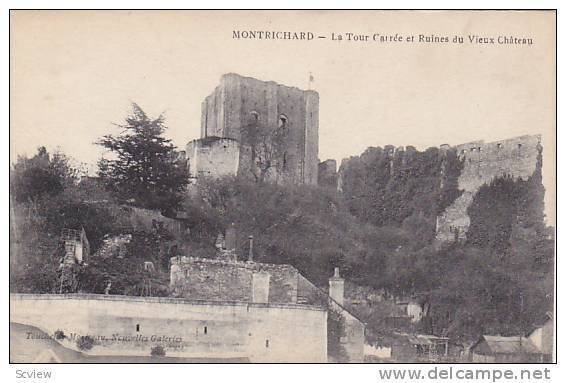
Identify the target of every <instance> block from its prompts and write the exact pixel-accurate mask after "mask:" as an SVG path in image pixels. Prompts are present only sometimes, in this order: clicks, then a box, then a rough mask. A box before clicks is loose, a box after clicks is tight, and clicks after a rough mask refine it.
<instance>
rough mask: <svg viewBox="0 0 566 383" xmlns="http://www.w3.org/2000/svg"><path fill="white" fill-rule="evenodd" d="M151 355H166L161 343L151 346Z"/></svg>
mask: <svg viewBox="0 0 566 383" xmlns="http://www.w3.org/2000/svg"><path fill="white" fill-rule="evenodd" d="M151 356H165V349H164V348H163V346H161V345H156V346H153V347H152V348H151Z"/></svg>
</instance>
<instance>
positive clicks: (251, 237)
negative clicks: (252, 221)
mask: <svg viewBox="0 0 566 383" xmlns="http://www.w3.org/2000/svg"><path fill="white" fill-rule="evenodd" d="M249 240H250V250H249V253H248V262H253V261H254V236H253V235H250V236H249Z"/></svg>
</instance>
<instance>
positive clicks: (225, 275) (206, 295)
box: [171, 257, 299, 303]
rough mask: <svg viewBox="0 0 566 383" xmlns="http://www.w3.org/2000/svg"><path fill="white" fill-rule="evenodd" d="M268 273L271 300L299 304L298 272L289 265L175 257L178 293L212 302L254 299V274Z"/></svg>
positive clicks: (173, 270) (173, 268) (174, 287)
mask: <svg viewBox="0 0 566 383" xmlns="http://www.w3.org/2000/svg"><path fill="white" fill-rule="evenodd" d="M262 272H263V273H268V274H269V275H270V278H269V292H268V300H269V302H270V303H296V302H297V281H298V275H299V274H298V271H297V270H296V269H295V268H294V267H292V266H289V265H275V264H263V263H255V262H229V261H222V260H217V259H204V258H192V257H182V258H181V259H177V258H173V259H172V260H171V289H172V292H173V294H174V295H175V296H177V297H183V298H189V299H206V300H211V301H239V302H251V301H252V299H253V278H254V274H258V273H262Z"/></svg>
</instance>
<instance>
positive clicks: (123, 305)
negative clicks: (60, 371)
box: [10, 294, 327, 362]
mask: <svg viewBox="0 0 566 383" xmlns="http://www.w3.org/2000/svg"><path fill="white" fill-rule="evenodd" d="M61 313H65V315H61ZM10 321H11V322H14V323H22V324H26V325H31V326H35V327H37V328H39V329H40V330H42V331H44V332H46V333H48V334H53V333H54V332H55V331H56V330H62V331H63V332H64V333H65V335H66V336H68V337H71V336H72V334H75V336H84V335H90V336H92V337H93V338H94V339H95V345H94V347H93V348H92V349H91V350H89V351H86V353H88V354H92V355H143V356H149V355H150V352H151V348H152V347H154V346H156V345H161V346H163V347H164V349H165V351H166V355H167V356H178V357H200V358H229V357H241V358H242V357H243V358H249V359H250V361H252V362H326V360H327V359H326V343H327V340H326V339H327V338H326V337H327V335H326V334H327V328H326V321H327V318H326V311H325V310H323V309H320V308H316V307H312V306H299V305H276V304H254V303H239V302H209V301H192V300H183V299H174V298H155V297H154V298H150V297H130V296H116V295H96V294H69V295H61V294H10ZM114 335H115V336H114ZM61 343H62V344H63V345H64V346H66V347H69V348H75V347H76V338H75V339H72V340H63V341H61Z"/></svg>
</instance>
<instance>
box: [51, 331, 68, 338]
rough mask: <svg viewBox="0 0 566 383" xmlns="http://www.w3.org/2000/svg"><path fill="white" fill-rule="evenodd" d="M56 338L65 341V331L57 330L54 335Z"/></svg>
mask: <svg viewBox="0 0 566 383" xmlns="http://www.w3.org/2000/svg"><path fill="white" fill-rule="evenodd" d="M53 335H54V336H55V339H57V340H62V339H65V338H66V336H65V333H64V332H63V330H56V331H55V333H54V334H53Z"/></svg>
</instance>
